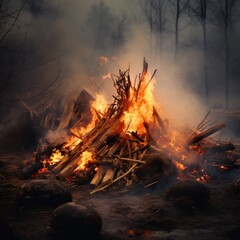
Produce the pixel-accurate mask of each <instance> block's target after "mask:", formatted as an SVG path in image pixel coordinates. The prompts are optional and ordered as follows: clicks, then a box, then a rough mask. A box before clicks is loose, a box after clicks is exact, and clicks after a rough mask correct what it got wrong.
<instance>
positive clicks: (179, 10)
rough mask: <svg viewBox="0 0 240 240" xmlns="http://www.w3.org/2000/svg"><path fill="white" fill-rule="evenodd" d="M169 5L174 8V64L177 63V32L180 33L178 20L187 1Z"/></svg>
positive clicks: (177, 1)
mask: <svg viewBox="0 0 240 240" xmlns="http://www.w3.org/2000/svg"><path fill="white" fill-rule="evenodd" d="M169 2H170V3H171V5H172V6H173V8H174V13H175V14H174V15H175V54H174V59H175V63H176V64H177V63H178V54H179V32H180V27H179V26H180V18H181V14H182V13H183V12H184V11H185V10H186V9H187V6H188V0H176V1H170V0H169Z"/></svg>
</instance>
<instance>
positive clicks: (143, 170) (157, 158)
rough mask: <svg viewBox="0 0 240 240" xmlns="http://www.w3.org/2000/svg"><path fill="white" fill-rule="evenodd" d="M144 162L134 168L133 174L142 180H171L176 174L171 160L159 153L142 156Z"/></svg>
mask: <svg viewBox="0 0 240 240" xmlns="http://www.w3.org/2000/svg"><path fill="white" fill-rule="evenodd" d="M143 160H144V161H146V163H145V164H143V165H142V166H140V167H139V168H138V169H136V171H135V174H136V175H137V177H138V178H139V179H140V180H143V181H157V180H159V181H164V182H171V180H172V179H175V178H176V176H177V169H176V167H175V165H174V164H173V162H172V161H171V160H170V159H168V158H167V157H166V156H164V155H162V154H160V153H149V154H146V155H145V157H144V158H143Z"/></svg>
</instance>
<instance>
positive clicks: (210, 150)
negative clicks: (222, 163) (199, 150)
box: [203, 143, 235, 154]
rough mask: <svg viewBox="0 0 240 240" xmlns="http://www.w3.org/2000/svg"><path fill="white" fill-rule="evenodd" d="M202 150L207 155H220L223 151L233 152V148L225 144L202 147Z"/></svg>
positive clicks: (231, 145) (230, 144)
mask: <svg viewBox="0 0 240 240" xmlns="http://www.w3.org/2000/svg"><path fill="white" fill-rule="evenodd" d="M203 149H204V150H205V152H206V153H208V154H214V153H220V152H225V151H229V150H234V149H235V147H234V145H233V144H232V143H227V144H223V143H222V144H218V145H212V146H204V147H203Z"/></svg>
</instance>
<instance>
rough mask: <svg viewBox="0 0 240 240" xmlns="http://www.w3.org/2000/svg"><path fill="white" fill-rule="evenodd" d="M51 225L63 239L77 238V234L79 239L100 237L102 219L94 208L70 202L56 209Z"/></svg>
mask: <svg viewBox="0 0 240 240" xmlns="http://www.w3.org/2000/svg"><path fill="white" fill-rule="evenodd" d="M51 227H52V228H53V229H54V230H55V232H56V235H57V236H58V237H59V238H61V239H71V238H74V239H75V238H76V236H79V239H82V237H83V239H98V237H99V235H100V232H101V229H102V219H101V217H100V216H99V214H98V213H97V211H96V210H94V209H93V208H91V207H88V206H85V205H82V204H77V203H74V202H70V203H65V204H63V205H61V206H59V207H58V208H56V209H55V211H54V212H53V215H52V219H51ZM84 237H85V238H84Z"/></svg>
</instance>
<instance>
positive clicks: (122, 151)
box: [51, 59, 239, 193]
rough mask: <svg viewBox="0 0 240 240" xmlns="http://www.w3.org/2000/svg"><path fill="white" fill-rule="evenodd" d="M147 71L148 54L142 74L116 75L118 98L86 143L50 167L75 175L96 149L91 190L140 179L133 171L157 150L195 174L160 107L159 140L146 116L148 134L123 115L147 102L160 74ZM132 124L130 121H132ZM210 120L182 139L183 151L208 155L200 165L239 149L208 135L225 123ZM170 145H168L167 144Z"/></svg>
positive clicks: (59, 173)
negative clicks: (134, 127)
mask: <svg viewBox="0 0 240 240" xmlns="http://www.w3.org/2000/svg"><path fill="white" fill-rule="evenodd" d="M147 71H148V64H147V62H146V61H145V59H144V63H143V70H142V73H141V74H139V76H138V78H136V79H135V81H134V82H132V81H131V79H130V75H129V70H127V71H125V72H122V71H121V70H119V76H113V84H114V87H115V89H116V92H117V95H116V96H113V98H114V101H113V103H112V104H111V105H110V106H109V108H108V109H107V111H106V112H105V113H104V114H102V115H101V114H98V121H97V122H96V124H95V127H94V128H93V129H92V130H90V131H89V132H88V133H87V134H86V135H85V136H84V137H83V138H82V140H81V142H80V143H79V144H78V145H77V146H76V147H75V148H74V149H73V150H71V151H69V152H68V153H67V154H66V155H65V156H64V157H63V158H62V159H61V160H60V161H59V162H58V163H57V164H56V165H54V166H52V169H51V170H52V172H53V173H54V174H56V175H57V177H58V178H61V179H66V178H69V177H71V176H72V175H73V174H74V172H75V171H76V169H78V166H79V161H80V160H81V158H82V156H83V153H84V152H85V151H88V152H90V153H91V154H92V157H91V159H89V162H88V167H89V166H92V167H93V168H96V167H97V168H98V170H97V171H95V172H94V174H93V175H92V180H91V182H90V185H91V186H94V189H93V190H92V193H95V192H98V191H102V190H104V189H106V188H108V187H110V186H111V185H113V184H114V183H117V182H125V184H131V183H133V182H134V181H136V176H135V174H134V171H135V170H136V169H138V168H140V167H141V166H144V165H146V164H147V158H146V156H147V155H148V154H149V153H155V154H158V155H159V158H160V159H163V160H164V161H168V162H169V163H171V162H172V160H174V162H178V163H181V164H183V165H184V166H185V167H184V170H183V171H185V172H189V173H190V172H191V171H193V170H194V168H196V166H194V168H193V166H192V164H191V163H190V162H188V161H183V160H182V158H181V154H179V153H177V152H176V151H175V150H174V149H171V146H172V145H171V144H169V143H170V142H171V139H170V129H169V126H168V124H167V123H168V121H166V120H162V118H161V116H160V114H159V113H158V111H157V108H155V107H153V109H152V117H153V119H154V129H155V130H154V132H155V136H156V133H157V140H156V137H154V136H153V134H152V133H151V131H150V126H149V123H148V122H147V121H145V119H144V116H143V118H142V121H143V127H144V130H145V131H144V133H143V134H139V133H138V132H137V131H129V128H128V126H127V127H126V126H124V122H123V120H122V117H123V114H124V112H128V110H129V108H130V106H132V104H133V103H134V102H138V101H139V102H141V101H143V99H142V96H143V95H144V91H146V90H147V88H148V86H149V83H150V82H151V81H152V79H153V77H154V75H155V73H156V70H155V72H154V74H153V75H152V76H151V78H149V79H147ZM130 124H131V122H129V125H130ZM206 124H207V116H206V117H205V118H204V120H203V121H202V122H201V123H200V124H199V126H198V128H197V129H195V130H193V131H192V133H191V134H190V136H189V137H188V138H187V140H185V141H184V142H185V143H184V146H183V145H182V144H181V149H182V150H181V151H183V153H184V154H185V155H187V156H189V155H190V154H191V152H194V153H196V154H197V155H198V156H199V157H201V159H203V156H205V158H204V160H202V161H198V168H201V167H202V165H204V166H205V165H206V159H208V160H209V161H211V163H212V162H213V161H212V159H213V158H212V156H213V155H214V156H215V154H217V155H218V156H219V154H222V153H223V152H224V153H225V155H226V154H227V155H229V154H232V151H233V150H234V146H233V144H231V143H228V144H218V143H217V142H216V141H214V140H212V139H210V138H207V137H208V136H210V135H212V134H213V133H215V132H217V131H219V130H221V129H222V128H224V127H225V124H224V123H218V124H215V125H213V126H211V127H208V128H206ZM166 144H169V145H168V147H167V148H166ZM229 151H230V152H229ZM204 154H205V155H204ZM235 154H236V157H234V158H232V160H231V164H232V165H234V164H235V162H236V160H237V159H239V155H238V154H237V152H235ZM233 155H234V154H233ZM233 155H231V156H233ZM209 156H210V157H209ZM210 159H211V160H210ZM224 159H226V158H224ZM221 164H222V163H221ZM202 172H203V171H199V172H198V175H199V174H200V175H199V176H200V177H202V176H203V173H202ZM189 176H191V174H189ZM199 176H196V175H194V176H193V177H194V178H195V179H196V178H197V177H199Z"/></svg>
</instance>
